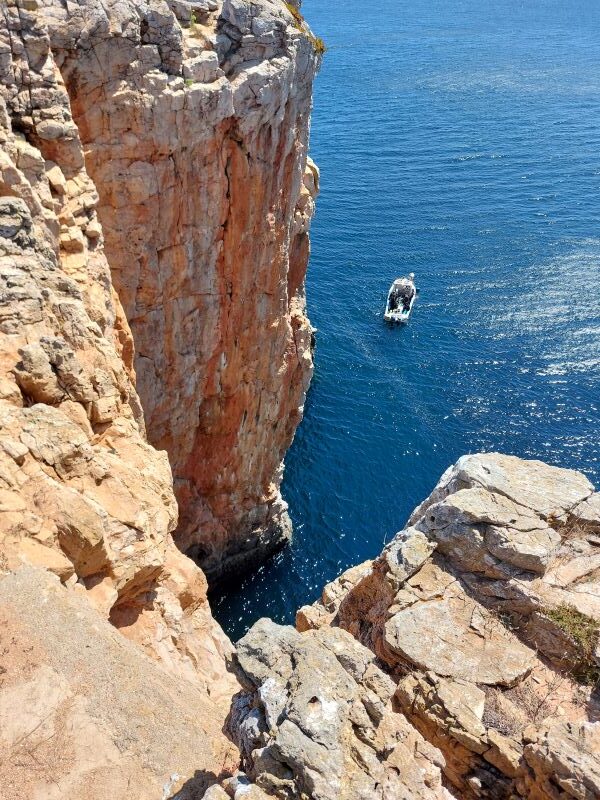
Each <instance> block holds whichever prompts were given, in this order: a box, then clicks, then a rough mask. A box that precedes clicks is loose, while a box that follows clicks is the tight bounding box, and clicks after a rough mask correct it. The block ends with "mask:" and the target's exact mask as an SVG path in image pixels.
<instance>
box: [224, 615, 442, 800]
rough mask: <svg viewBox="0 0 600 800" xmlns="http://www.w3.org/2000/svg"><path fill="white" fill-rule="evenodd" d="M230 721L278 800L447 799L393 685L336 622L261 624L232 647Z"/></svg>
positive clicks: (246, 758)
mask: <svg viewBox="0 0 600 800" xmlns="http://www.w3.org/2000/svg"><path fill="white" fill-rule="evenodd" d="M236 663H237V665H238V669H239V677H240V680H241V682H242V684H243V685H244V686H245V688H246V692H244V693H242V694H241V695H240V696H238V697H237V698H236V700H235V701H234V705H233V708H232V713H231V721H230V728H231V730H232V732H233V735H234V736H235V737H236V739H237V741H238V744H239V747H240V750H241V752H242V755H243V763H244V765H245V767H246V771H247V773H248V775H249V777H251V778H252V779H253V780H254V781H255V782H256V783H257V785H258V786H259V787H260V788H262V789H264V790H266V791H267V792H268V793H271V794H272V795H273V796H275V797H281V798H288V797H311V798H315V800H344V798H364V800H367V798H368V799H369V800H370V799H371V798H372V799H373V800H375V798H389V800H392V798H394V800H401V798H406V800H408V798H413V799H414V800H417V798H423V800H424V799H425V798H431V799H432V800H433V798H443V797H445V796H446V795H445V793H444V791H443V789H442V788H441V775H440V771H439V765H440V763H441V762H442V759H441V756H440V754H439V753H438V752H437V751H436V750H435V749H434V748H432V747H431V746H430V745H428V744H427V743H426V742H425V741H424V740H423V738H422V737H421V736H420V735H419V734H418V733H417V732H416V730H414V728H412V727H411V726H410V725H409V724H408V723H407V721H406V719H405V718H404V717H403V716H402V715H401V714H396V713H394V711H393V709H392V702H391V701H392V696H393V693H394V688H395V686H394V684H393V682H392V681H391V680H390V678H389V677H388V676H387V675H386V674H385V673H383V672H382V671H381V670H380V669H379V667H377V665H376V664H375V658H374V656H373V654H372V653H371V652H370V651H369V650H367V649H366V648H365V647H363V646H362V645H360V644H359V643H358V642H356V641H355V640H354V639H353V638H352V637H351V636H350V635H349V634H347V633H346V632H345V631H342V630H340V629H334V628H329V629H323V630H319V631H308V632H306V633H303V634H300V633H298V632H297V631H295V630H294V629H293V628H291V627H282V626H279V625H275V624H274V623H272V622H270V621H269V620H261V621H260V622H258V623H257V624H256V625H255V626H254V627H253V628H252V629H251V630H250V631H249V633H248V634H246V636H245V637H244V638H243V639H241V640H240V642H239V643H238V647H237V655H236Z"/></svg>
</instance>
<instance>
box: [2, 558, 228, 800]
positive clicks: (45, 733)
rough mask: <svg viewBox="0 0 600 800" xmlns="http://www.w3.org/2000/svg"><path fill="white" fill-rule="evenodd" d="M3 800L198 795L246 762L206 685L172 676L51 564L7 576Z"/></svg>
mask: <svg viewBox="0 0 600 800" xmlns="http://www.w3.org/2000/svg"><path fill="white" fill-rule="evenodd" d="M0 631H1V633H0V642H1V645H2V646H1V649H0V782H1V785H2V797H3V798H4V800H23V798H45V800H62V798H67V797H68V798H77V800H115V798H119V797H127V798H131V799H132V800H149V798H157V799H158V800H160V799H161V798H162V799H163V800H167V799H168V798H175V797H177V800H197V798H199V797H202V795H203V793H204V790H205V789H206V787H207V786H208V785H209V784H210V783H212V782H214V780H215V777H216V775H218V774H220V773H221V772H224V773H230V772H231V771H232V770H235V769H236V767H237V762H238V758H237V753H236V752H235V751H234V748H232V746H231V743H230V742H229V741H228V740H227V739H226V738H225V736H224V735H223V733H222V730H221V729H222V725H223V718H222V715H221V712H220V710H219V707H218V706H216V705H215V704H214V702H212V701H211V699H210V697H209V696H208V695H207V693H206V691H205V690H204V689H203V687H202V685H201V684H198V683H193V682H192V681H188V680H186V679H185V678H182V677H175V676H173V675H168V674H167V673H166V672H165V671H164V669H162V668H161V666H160V665H159V664H157V663H156V662H155V661H154V660H152V659H150V658H149V657H148V656H146V655H145V654H144V653H143V652H142V651H141V650H140V648H139V647H138V646H136V645H134V644H132V643H131V642H129V641H127V639H125V637H123V636H121V634H120V633H118V632H117V631H116V630H115V628H114V627H112V626H111V625H110V624H109V623H108V622H107V621H105V620H103V619H101V618H100V616H99V614H98V613H97V611H96V610H95V609H94V608H92V606H91V605H90V603H89V602H88V599H87V597H86V594H85V589H83V588H81V589H80V590H79V591H76V590H68V589H66V588H65V587H64V586H61V584H60V582H59V580H58V578H56V577H55V576H52V575H50V574H49V573H48V572H47V571H45V570H41V569H34V568H32V567H23V568H21V569H20V570H18V571H17V572H16V573H13V574H10V575H7V576H4V577H2V578H0Z"/></svg>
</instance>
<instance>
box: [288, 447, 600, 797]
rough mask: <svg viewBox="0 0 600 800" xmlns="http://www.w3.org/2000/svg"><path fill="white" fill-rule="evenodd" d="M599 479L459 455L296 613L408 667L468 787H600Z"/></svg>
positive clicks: (578, 792)
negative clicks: (398, 527)
mask: <svg viewBox="0 0 600 800" xmlns="http://www.w3.org/2000/svg"><path fill="white" fill-rule="evenodd" d="M597 509H598V494H595V493H594V489H593V486H592V485H591V484H590V483H589V481H588V480H587V479H586V478H585V477H584V476H583V475H580V474H579V473H575V472H571V471H568V470H561V469H558V468H556V467H550V466H547V465H545V464H542V463H540V462H535V461H522V460H520V459H517V458H513V457H509V456H500V455H497V454H488V455H478V456H469V457H465V458H463V459H460V460H459V461H458V463H457V464H456V465H455V466H454V467H452V468H451V469H450V470H448V472H447V473H446V474H445V475H444V476H443V477H442V479H441V481H440V483H439V484H438V486H437V487H436V489H435V490H434V492H433V493H432V495H431V496H430V497H429V498H428V499H427V500H426V501H425V502H424V503H423V504H422V505H421V506H419V508H418V509H417V510H416V511H415V513H414V514H413V515H412V517H411V518H410V520H409V523H408V526H407V528H406V529H405V530H403V531H401V532H400V533H399V534H398V535H397V536H396V537H395V539H394V540H393V542H391V543H390V545H388V547H387V548H386V549H385V550H384V552H383V554H382V555H381V556H380V557H379V558H378V559H376V560H375V561H374V562H366V563H365V564H363V565H360V566H359V567H355V568H353V569H352V570H349V571H348V572H347V573H345V574H344V575H343V576H341V577H340V578H339V579H338V580H336V581H334V582H333V583H332V584H330V585H328V586H327V587H326V588H325V590H324V592H323V596H322V599H321V601H320V602H319V603H317V604H315V606H308V607H305V608H303V609H301V610H300V611H299V613H298V619H297V625H298V628H299V630H302V631H309V630H322V629H323V628H324V627H325V628H328V627H329V626H334V628H335V627H336V626H339V627H341V628H343V629H345V630H347V631H349V632H350V633H351V634H353V636H354V637H355V638H356V639H357V640H358V641H360V642H361V643H362V644H363V645H365V646H367V647H368V648H369V649H370V650H371V651H372V652H374V653H375V654H376V655H377V656H378V657H379V659H380V661H381V663H382V664H384V665H385V668H386V671H387V673H388V674H389V675H390V676H392V677H393V679H394V680H395V682H396V691H395V699H396V701H397V702H398V704H399V707H400V709H401V710H402V712H403V713H404V715H405V716H406V718H407V719H408V720H409V721H410V722H411V723H412V724H413V725H414V726H415V727H416V728H417V730H419V732H420V733H421V734H422V735H423V736H424V738H425V739H426V740H427V741H428V742H430V743H431V744H432V745H434V746H436V747H437V748H439V750H440V751H441V752H442V754H443V756H444V765H443V772H444V775H445V777H446V779H447V780H448V781H449V782H450V784H451V785H452V786H453V787H454V788H455V790H456V791H457V792H458V795H459V796H461V797H478V798H480V797H490V798H510V797H517V796H518V797H527V798H535V800H542V799H543V800H559V798H560V800H565V799H566V798H569V797H573V798H586V800H588V798H589V800H591V799H592V798H593V797H596V796H597V793H598V783H597V775H598V770H599V768H600V749H599V747H598V741H599V737H600V722H598V721H597V720H598V719H599V716H598V712H599V706H598V699H597V697H596V693H595V689H594V687H595V686H596V685H597V681H598V676H599V674H600V657H599V656H600V652H599V651H598V632H599V631H600V613H599V610H598V606H597V603H598V601H599V600H600V585H599V584H598V561H597V559H598V553H597V549H598V543H599V542H600V539H599V538H598V536H599V533H600V515H599V514H598V513H597Z"/></svg>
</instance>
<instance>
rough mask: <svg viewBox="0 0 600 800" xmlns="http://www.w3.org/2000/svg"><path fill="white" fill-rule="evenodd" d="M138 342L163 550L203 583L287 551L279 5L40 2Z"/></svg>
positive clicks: (295, 170) (302, 252) (302, 122)
mask: <svg viewBox="0 0 600 800" xmlns="http://www.w3.org/2000/svg"><path fill="white" fill-rule="evenodd" d="M44 16H45V18H46V19H47V21H48V29H49V34H50V40H51V44H52V48H53V51H54V53H55V57H56V59H57V63H58V66H59V68H60V70H61V73H62V75H63V77H64V79H65V82H66V86H67V89H68V92H69V96H70V100H71V109H72V113H73V118H74V121H75V123H76V125H77V128H78V132H79V136H80V137H81V140H82V145H83V148H84V151H85V160H86V167H87V170H88V172H89V174H90V176H91V178H92V179H93V180H94V181H95V185H96V188H97V191H98V194H99V202H98V216H99V219H100V221H101V223H102V225H103V229H104V246H105V251H106V254H107V257H108V262H109V264H110V268H111V273H112V280H113V284H114V286H115V289H116V290H117V293H118V295H119V298H120V300H121V303H122V305H123V307H124V310H125V315H126V317H127V320H128V322H129V325H130V327H131V330H132V332H133V339H134V343H135V356H134V363H135V370H136V373H137V390H138V393H139V395H140V398H141V402H142V405H143V408H144V413H145V418H146V427H147V432H148V438H149V441H150V442H151V443H152V444H153V445H155V446H156V447H157V448H159V449H161V450H166V451H167V452H168V454H169V459H170V463H171V468H172V470H173V476H174V481H175V494H176V497H177V500H178V502H179V509H180V517H179V526H178V529H177V533H176V540H177V542H178V544H179V546H180V548H181V549H182V550H183V551H184V552H187V553H189V554H190V555H192V556H193V557H194V558H195V559H196V560H197V561H198V562H199V563H200V564H201V566H202V567H203V569H204V571H205V573H206V574H207V575H208V577H209V579H211V580H212V579H216V578H219V577H223V576H225V575H227V574H231V573H234V574H237V573H239V572H240V570H242V569H246V568H248V567H250V566H251V565H252V563H253V562H256V561H257V560H260V559H263V558H265V556H266V555H268V554H269V553H270V552H272V551H273V550H274V549H276V548H278V547H279V546H281V545H282V544H283V543H285V542H286V541H287V539H288V537H289V535H290V532H291V526H290V522H289V518H288V515H287V511H286V506H285V504H284V502H283V501H282V499H281V495H280V493H279V485H280V482H281V469H282V468H281V463H282V459H283V456H284V453H285V451H286V449H287V448H288V446H289V444H290V442H291V439H292V437H293V434H294V431H295V428H296V426H297V424H298V422H299V420H300V417H301V413H302V406H303V402H304V396H305V392H306V390H307V387H308V384H309V381H310V377H311V374H312V356H311V335H312V331H311V327H310V324H309V322H308V319H307V318H306V315H305V301H304V275H305V272H306V265H307V259H308V233H307V231H308V225H309V222H310V218H311V216H312V212H313V197H314V195H315V193H316V190H317V181H318V173H317V171H316V168H315V167H314V165H312V164H311V163H310V162H308V161H307V141H308V133H309V115H310V109H311V93H312V81H313V77H314V74H315V70H316V67H317V64H318V59H319V56H318V54H317V53H316V52H315V48H314V44H313V37H312V35H311V34H310V33H309V32H308V29H303V27H302V23H301V22H299V19H300V18H299V16H298V14H297V12H296V15H295V16H293V15H292V13H291V11H290V9H289V8H288V7H287V6H286V5H285V4H284V3H283V2H282V1H281V0H261V2H260V3H256V2H249V0H224V1H223V2H216V0H205V1H204V2H184V1H183V0H172V1H171V2H170V3H169V5H167V4H166V3H164V2H162V1H161V0H150V2H138V0H135V1H134V0H126V1H121V2H118V3H117V2H114V3H108V4H107V3H100V2H98V1H97V0H96V1H94V0H80V2H78V3H77V4H69V5H68V6H64V7H63V5H62V4H61V3H58V2H47V3H46V9H45V11H44Z"/></svg>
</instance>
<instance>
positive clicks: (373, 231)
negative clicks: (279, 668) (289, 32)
mask: <svg viewBox="0 0 600 800" xmlns="http://www.w3.org/2000/svg"><path fill="white" fill-rule="evenodd" d="M303 11H304V14H305V16H306V17H307V19H308V20H309V21H310V23H311V25H312V27H313V30H314V31H315V32H316V33H317V34H319V35H320V36H322V37H323V38H324V39H325V41H326V43H327V44H328V46H329V52H328V53H327V54H326V57H325V61H324V64H323V68H322V70H321V73H320V75H319V77H318V80H317V83H316V87H315V101H314V114H313V123H312V145H311V151H312V156H313V157H314V159H315V160H316V161H317V162H318V164H319V166H320V168H321V172H322V193H321V197H320V199H319V203H318V209H317V216H316V218H315V220H314V224H313V229H312V240H313V255H312V259H311V264H310V269H309V277H308V282H307V292H308V303H309V312H310V317H311V320H312V322H313V324H314V325H315V326H316V327H317V328H318V339H317V341H318V344H317V352H316V373H315V378H314V382H313V385H312V388H311V391H310V395H309V399H308V402H307V405H306V416H305V419H304V422H303V423H302V425H301V427H300V429H299V430H298V433H297V436H296V439H295V442H294V444H293V447H292V449H291V450H290V452H289V454H288V456H287V460H286V464H287V467H286V474H285V482H284V496H285V498H286V499H287V501H288V502H289V504H290V511H291V515H292V518H293V521H294V524H295V539H294V542H293V544H292V546H291V547H290V548H289V549H287V550H286V551H285V552H282V553H280V554H279V555H278V556H277V557H276V558H275V560H274V561H273V562H271V563H269V564H267V565H266V566H264V567H263V568H262V569H261V570H260V571H259V572H258V573H256V574H255V575H253V576H252V577H250V578H247V579H245V580H243V581H241V582H240V585H239V587H238V588H237V589H236V591H234V592H229V593H228V594H227V595H224V596H220V597H218V598H214V599H213V605H214V608H215V612H216V615H217V617H218V619H219V620H220V622H221V623H222V625H223V626H224V628H225V629H226V631H227V632H228V633H229V634H230V636H231V637H232V638H233V639H237V638H238V637H239V636H241V635H242V634H243V633H244V632H245V630H246V629H247V628H248V627H249V626H250V625H251V624H252V623H253V622H254V621H255V620H256V619H258V618H259V617H261V616H271V617H273V618H274V619H276V620H277V621H281V622H293V619H294V612H295V610H296V609H297V608H298V607H299V606H300V605H302V604H303V603H307V602H312V601H313V600H314V599H316V597H317V596H318V595H319V593H320V590H321V588H322V586H323V585H324V584H325V583H326V582H327V581H329V580H331V579H332V578H334V577H335V576H336V575H337V574H339V573H340V572H341V571H342V570H343V569H345V568H346V567H348V566H349V565H352V564H356V563H359V562H361V561H363V560H364V559H366V558H370V557H373V556H374V555H376V554H377V553H379V552H380V550H381V548H382V545H383V543H384V542H385V541H386V540H389V539H390V538H391V537H392V536H393V535H394V533H395V532H396V531H398V530H400V529H401V528H402V527H403V524H404V522H405V520H406V517H407V516H408V514H409V513H410V511H411V510H412V509H413V508H414V506H415V505H416V504H417V503H418V502H420V501H421V500H422V499H423V498H424V497H425V496H426V495H427V494H428V493H429V492H430V491H431V489H432V488H433V486H434V485H435V483H436V482H437V480H438V478H439V476H440V474H441V473H442V471H443V470H444V469H445V468H446V467H447V466H448V465H449V464H451V463H452V462H453V461H455V460H456V459H457V458H458V457H459V456H460V455H462V454H463V453H467V452H476V451H479V450H500V451H503V452H507V453H514V454H516V455H520V456H525V457H535V458H541V459H544V460H547V461H549V462H551V463H554V464H559V465H562V466H566V467H575V468H577V469H580V470H582V471H583V472H585V473H586V474H587V475H588V476H589V477H590V478H591V479H592V480H595V481H596V482H597V484H600V436H599V431H600V224H599V223H600V3H598V2H597V0H494V2H491V0H489V2H488V0H485V1H482V0H406V1H405V0H378V2H377V3H368V2H365V0H344V2H343V3H332V2H329V0H304V4H303ZM411 270H412V271H414V272H416V274H417V283H418V285H419V287H420V289H421V293H420V296H419V298H418V301H417V305H416V306H415V310H414V313H413V317H412V319H411V322H410V324H409V325H408V326H407V327H406V328H403V329H398V328H397V329H390V328H388V327H386V326H385V324H384V323H383V320H382V307H383V304H384V299H385V294H386V292H387V289H388V286H389V284H390V282H391V280H392V279H393V278H394V277H396V276H397V275H399V274H404V273H406V272H408V271H411Z"/></svg>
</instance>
